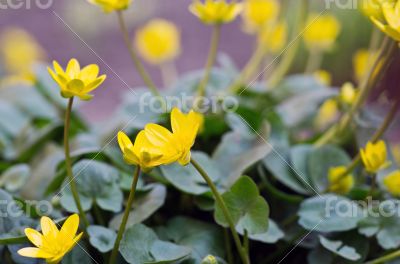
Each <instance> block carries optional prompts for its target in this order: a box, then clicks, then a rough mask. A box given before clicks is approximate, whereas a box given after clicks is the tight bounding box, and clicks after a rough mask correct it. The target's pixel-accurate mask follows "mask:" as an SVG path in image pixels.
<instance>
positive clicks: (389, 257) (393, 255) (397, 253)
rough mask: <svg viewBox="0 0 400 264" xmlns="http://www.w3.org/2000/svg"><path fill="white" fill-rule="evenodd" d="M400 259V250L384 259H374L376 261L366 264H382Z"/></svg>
mask: <svg viewBox="0 0 400 264" xmlns="http://www.w3.org/2000/svg"><path fill="white" fill-rule="evenodd" d="M399 257H400V250H397V251H394V252H392V253H389V254H387V255H385V256H383V257H380V258H377V259H374V260H370V261H368V262H366V263H365V264H381V263H387V262H389V261H391V260H394V259H396V258H399Z"/></svg>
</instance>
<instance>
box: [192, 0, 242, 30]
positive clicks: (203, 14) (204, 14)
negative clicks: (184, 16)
mask: <svg viewBox="0 0 400 264" xmlns="http://www.w3.org/2000/svg"><path fill="white" fill-rule="evenodd" d="M242 9H243V5H242V4H241V3H236V2H235V1H233V2H231V3H228V2H226V1H225V0H205V2H204V4H203V3H202V2H201V1H200V0H194V1H193V3H192V4H191V5H190V6H189V10H190V12H192V13H193V14H194V15H195V16H197V17H198V18H199V19H200V20H201V21H202V22H203V23H205V24H211V25H218V24H226V23H229V22H231V21H233V20H234V19H235V18H236V17H237V16H238V15H239V14H240V12H242Z"/></svg>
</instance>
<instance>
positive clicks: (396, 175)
mask: <svg viewBox="0 0 400 264" xmlns="http://www.w3.org/2000/svg"><path fill="white" fill-rule="evenodd" d="M383 184H384V185H385V186H386V189H387V190H388V192H389V193H390V194H391V195H393V196H400V171H399V170H396V171H394V172H392V173H390V174H389V175H388V176H386V177H385V178H384V179H383Z"/></svg>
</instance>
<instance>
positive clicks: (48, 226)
mask: <svg viewBox="0 0 400 264" xmlns="http://www.w3.org/2000/svg"><path fill="white" fill-rule="evenodd" d="M40 226H41V228H42V233H43V235H44V236H45V237H46V236H48V235H50V236H53V237H56V236H57V235H58V232H59V231H58V228H57V226H56V224H55V223H54V222H53V221H52V220H51V219H50V218H48V217H47V216H42V218H41V219H40Z"/></svg>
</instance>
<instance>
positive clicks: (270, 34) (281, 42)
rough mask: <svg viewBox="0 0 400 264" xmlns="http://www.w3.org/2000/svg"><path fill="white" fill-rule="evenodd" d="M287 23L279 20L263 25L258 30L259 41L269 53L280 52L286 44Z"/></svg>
mask: <svg viewBox="0 0 400 264" xmlns="http://www.w3.org/2000/svg"><path fill="white" fill-rule="evenodd" d="M286 39H287V25H286V23H285V22H279V23H276V24H271V25H270V26H267V27H264V29H263V30H262V31H261V32H260V35H259V41H260V42H261V43H262V44H263V45H264V46H265V47H266V49H267V50H268V51H269V52H271V53H277V52H280V51H281V50H282V49H283V47H284V46H285V44H286Z"/></svg>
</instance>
